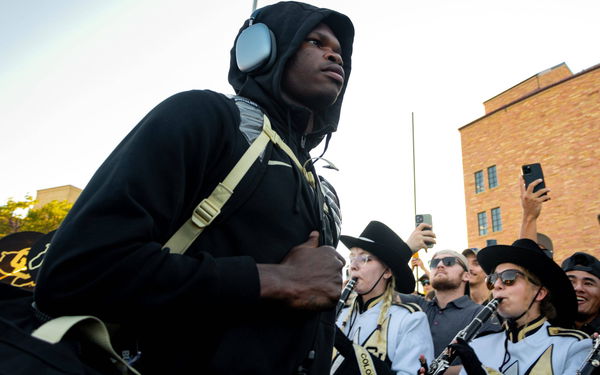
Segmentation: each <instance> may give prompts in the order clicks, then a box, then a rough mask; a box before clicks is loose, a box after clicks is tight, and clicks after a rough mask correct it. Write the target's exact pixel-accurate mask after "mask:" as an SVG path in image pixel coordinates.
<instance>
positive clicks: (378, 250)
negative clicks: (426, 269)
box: [340, 221, 415, 293]
mask: <svg viewBox="0 0 600 375" xmlns="http://www.w3.org/2000/svg"><path fill="white" fill-rule="evenodd" d="M340 241H342V243H343V244H344V245H346V247H347V248H348V249H351V248H353V247H360V248H361V249H364V250H366V251H368V252H369V253H371V254H373V255H375V256H376V257H377V258H379V259H380V260H381V262H383V263H384V264H385V265H386V266H387V267H389V268H390V270H391V271H392V274H393V275H394V278H395V279H396V290H397V291H398V292H400V293H412V292H413V291H414V290H415V278H414V276H413V274H412V272H411V270H410V267H409V266H408V261H409V260H410V257H411V256H412V251H411V250H410V248H409V247H408V245H407V244H406V243H405V242H404V241H402V239H401V238H400V237H399V236H398V235H397V234H396V233H394V231H393V230H391V229H390V228H389V227H388V226H387V225H385V224H383V223H380V222H379V221H371V222H370V223H369V225H367V227H366V228H365V230H363V232H362V233H361V234H360V237H358V238H357V237H351V236H341V237H340Z"/></svg>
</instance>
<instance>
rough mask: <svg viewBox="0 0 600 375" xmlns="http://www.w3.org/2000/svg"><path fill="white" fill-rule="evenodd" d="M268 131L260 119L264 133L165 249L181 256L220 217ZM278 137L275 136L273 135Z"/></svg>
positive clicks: (266, 120)
mask: <svg viewBox="0 0 600 375" xmlns="http://www.w3.org/2000/svg"><path fill="white" fill-rule="evenodd" d="M267 128H268V129H269V130H270V129H271V122H270V121H269V118H268V117H267V116H265V115H263V130H262V132H261V133H260V134H259V135H258V137H257V138H256V139H255V140H254V142H252V144H251V145H250V147H248V149H247V150H246V152H245V153H244V155H242V157H241V158H240V160H238V162H237V164H236V165H235V166H234V167H233V169H232V170H231V171H230V172H229V174H228V175H227V177H225V179H224V180H223V182H220V183H219V185H217V187H215V189H214V190H213V191H212V193H211V194H210V195H209V196H208V198H205V199H204V200H202V202H200V204H198V206H196V208H195V209H194V213H193V214H192V217H191V218H190V219H188V220H187V221H186V222H185V223H184V224H183V225H182V226H181V228H179V230H177V232H175V234H173V236H172V237H171V238H170V239H169V241H167V243H166V244H165V246H164V247H168V248H169V250H170V252H171V253H174V254H183V253H184V252H185V251H186V250H187V249H188V247H190V245H191V244H192V242H194V240H195V239H196V238H198V236H199V235H200V233H202V231H203V230H204V228H206V227H207V226H208V225H210V223H212V221H213V220H214V219H215V218H216V217H217V216H218V215H219V214H220V213H221V209H222V208H223V205H225V203H226V202H227V200H229V198H230V197H231V195H232V194H233V191H234V190H235V188H236V186H237V185H238V183H239V182H240V181H241V180H242V178H243V177H244V176H245V175H246V173H247V172H248V170H249V169H250V167H251V166H252V164H254V162H255V161H256V159H258V157H259V156H260V154H261V153H262V152H263V151H264V149H265V148H266V147H267V144H268V143H269V140H270V139H271V137H269V136H268V135H267V133H266V132H265V129H267ZM275 135H277V134H275Z"/></svg>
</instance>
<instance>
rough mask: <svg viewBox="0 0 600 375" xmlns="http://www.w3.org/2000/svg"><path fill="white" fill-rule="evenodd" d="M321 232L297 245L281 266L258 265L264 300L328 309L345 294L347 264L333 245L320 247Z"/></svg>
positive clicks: (291, 305) (314, 232)
mask: <svg viewBox="0 0 600 375" xmlns="http://www.w3.org/2000/svg"><path fill="white" fill-rule="evenodd" d="M318 244H319V232H317V231H313V232H311V233H310V235H309V237H308V240H307V241H306V242H305V243H303V244H300V245H298V246H295V247H294V248H292V250H290V252H289V253H288V255H287V256H286V257H285V258H284V259H283V261H282V262H281V263H280V264H258V265H257V267H258V273H259V276H260V294H261V297H262V298H269V299H277V300H281V301H283V302H284V303H286V304H287V305H288V306H290V307H292V308H295V309H306V310H325V309H329V308H332V307H334V306H335V304H336V302H337V301H338V299H339V298H340V293H341V291H342V268H343V267H344V264H345V263H346V262H345V260H344V258H343V257H342V256H341V255H340V254H338V253H337V252H336V251H335V249H334V248H333V247H332V246H318Z"/></svg>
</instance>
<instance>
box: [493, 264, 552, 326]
mask: <svg viewBox="0 0 600 375" xmlns="http://www.w3.org/2000/svg"><path fill="white" fill-rule="evenodd" d="M506 270H517V271H518V274H517V275H516V278H515V279H514V282H512V284H511V285H505V284H504V283H503V282H502V281H501V278H500V277H498V279H497V280H496V282H495V283H494V289H493V290H492V294H493V296H494V298H502V302H500V305H499V306H498V314H500V316H502V317H503V318H507V319H508V318H516V317H518V316H519V315H521V314H522V313H523V312H524V311H526V310H527V309H528V308H529V305H530V304H531V301H532V300H533V299H534V298H536V297H535V295H536V293H537V292H538V290H539V289H540V286H539V285H535V284H533V283H532V282H531V281H530V280H529V279H528V278H527V277H526V276H524V274H525V270H524V269H523V267H520V266H517V265H516V264H512V263H502V264H499V265H498V267H496V269H495V270H494V272H495V273H498V274H499V273H502V272H503V271H506ZM544 290H545V289H544ZM544 296H545V292H544V293H542V292H540V295H539V297H544ZM539 299H541V298H539Z"/></svg>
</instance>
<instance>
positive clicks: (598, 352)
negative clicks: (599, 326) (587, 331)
mask: <svg viewBox="0 0 600 375" xmlns="http://www.w3.org/2000/svg"><path fill="white" fill-rule="evenodd" d="M598 367H600V337H598V336H596V337H595V338H594V346H593V347H592V350H591V351H590V354H588V356H587V358H586V359H585V361H583V364H582V365H581V367H580V368H579V370H577V372H576V374H577V375H591V374H592V373H593V372H594V371H595V370H596V369H597V368H598Z"/></svg>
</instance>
